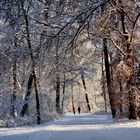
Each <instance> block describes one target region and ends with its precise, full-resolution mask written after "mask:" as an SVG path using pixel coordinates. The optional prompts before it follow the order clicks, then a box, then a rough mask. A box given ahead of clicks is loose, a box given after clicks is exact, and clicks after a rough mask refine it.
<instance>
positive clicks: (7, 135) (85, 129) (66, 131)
mask: <svg viewBox="0 0 140 140" xmlns="http://www.w3.org/2000/svg"><path fill="white" fill-rule="evenodd" d="M0 140H140V122H139V121H131V122H128V121H125V122H119V123H116V122H112V119H111V118H110V117H109V116H104V115H92V114H82V115H75V116H74V115H70V114H69V115H65V118H64V119H63V120H61V121H55V122H52V123H49V124H46V125H40V126H36V127H18V128H0Z"/></svg>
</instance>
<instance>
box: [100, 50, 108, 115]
mask: <svg viewBox="0 0 140 140" xmlns="http://www.w3.org/2000/svg"><path fill="white" fill-rule="evenodd" d="M101 69H102V80H103V81H102V92H103V97H104V102H105V114H106V113H107V96H106V91H105V81H104V54H103V52H102V64H101Z"/></svg>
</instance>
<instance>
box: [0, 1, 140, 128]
mask: <svg viewBox="0 0 140 140" xmlns="http://www.w3.org/2000/svg"><path fill="white" fill-rule="evenodd" d="M139 56H140V1H139V0H0V122H2V123H1V124H0V126H14V125H15V124H16V125H25V124H30V123H37V124H41V123H43V122H46V121H50V120H53V119H56V118H57V117H60V116H61V115H63V114H65V113H74V112H75V110H76V114H77V108H78V107H80V109H81V113H97V114H98V113H101V114H111V116H112V118H113V119H120V118H128V119H129V120H132V119H133V120H138V119H139V118H140V57H139Z"/></svg>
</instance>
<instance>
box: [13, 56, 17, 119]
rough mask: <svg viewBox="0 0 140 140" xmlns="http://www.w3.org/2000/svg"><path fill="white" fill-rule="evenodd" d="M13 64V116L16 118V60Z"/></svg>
mask: <svg viewBox="0 0 140 140" xmlns="http://www.w3.org/2000/svg"><path fill="white" fill-rule="evenodd" d="M14 59H15V60H14V62H13V63H14V64H13V94H12V116H13V117H16V94H17V66H16V65H17V64H16V59H17V58H14Z"/></svg>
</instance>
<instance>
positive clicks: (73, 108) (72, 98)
mask: <svg viewBox="0 0 140 140" xmlns="http://www.w3.org/2000/svg"><path fill="white" fill-rule="evenodd" d="M71 101H72V111H73V114H75V106H74V97H73V80H72V81H71Z"/></svg>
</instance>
